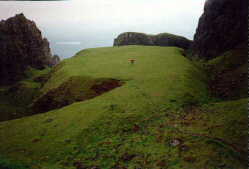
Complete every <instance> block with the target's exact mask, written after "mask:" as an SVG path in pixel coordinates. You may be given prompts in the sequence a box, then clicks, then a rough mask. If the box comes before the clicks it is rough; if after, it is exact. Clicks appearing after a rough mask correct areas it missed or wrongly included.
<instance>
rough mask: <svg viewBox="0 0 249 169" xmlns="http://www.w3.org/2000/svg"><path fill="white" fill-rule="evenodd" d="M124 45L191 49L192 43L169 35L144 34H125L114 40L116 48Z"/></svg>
mask: <svg viewBox="0 0 249 169" xmlns="http://www.w3.org/2000/svg"><path fill="white" fill-rule="evenodd" d="M123 45H150V46H176V47H180V48H184V49H187V48H189V47H190V45H191V41H190V40H188V39H186V38H184V37H181V36H177V35H173V34H168V33H161V34H158V35H147V34H144V33H136V32H125V33H122V34H120V35H119V36H118V37H117V38H116V39H115V40H114V46H123Z"/></svg>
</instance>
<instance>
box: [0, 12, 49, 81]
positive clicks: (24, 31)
mask: <svg viewBox="0 0 249 169" xmlns="http://www.w3.org/2000/svg"><path fill="white" fill-rule="evenodd" d="M48 65H51V51H50V48H49V42H48V40H47V39H46V38H43V37H42V34H41V31H40V30H39V29H38V28H37V26H36V24H35V23H34V22H33V21H30V20H28V19H27V18H26V17H25V16H24V15H23V14H18V15H16V16H14V17H12V18H9V19H7V20H2V21H1V22H0V76H1V80H0V85H6V84H10V83H13V82H16V81H18V80H20V79H21V78H22V76H23V73H24V71H25V70H26V69H27V68H28V67H33V68H36V69H43V68H44V67H46V66H48Z"/></svg>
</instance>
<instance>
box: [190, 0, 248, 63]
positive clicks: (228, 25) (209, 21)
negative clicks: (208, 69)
mask: <svg viewBox="0 0 249 169" xmlns="http://www.w3.org/2000/svg"><path fill="white" fill-rule="evenodd" d="M247 16H248V0H207V1H206V3H205V7H204V13H203V14H202V16H201V17H200V19H199V24H198V27H197V30H196V33H195V36H194V42H193V46H192V52H193V54H194V55H195V56H198V57H200V58H203V59H207V60H208V59H212V58H214V57H217V56H219V55H221V54H222V53H224V52H225V51H227V50H230V49H233V48H235V47H236V46H237V45H239V44H241V43H244V42H246V41H247V37H248V36H247V28H248V24H247V23H248V18H247Z"/></svg>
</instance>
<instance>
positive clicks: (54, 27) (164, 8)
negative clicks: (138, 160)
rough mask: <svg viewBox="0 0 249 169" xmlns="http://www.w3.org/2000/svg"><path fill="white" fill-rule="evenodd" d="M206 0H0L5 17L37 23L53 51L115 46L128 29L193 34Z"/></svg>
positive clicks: (68, 52) (71, 52)
mask: <svg viewBox="0 0 249 169" xmlns="http://www.w3.org/2000/svg"><path fill="white" fill-rule="evenodd" d="M204 2H205V0H153V1H152V0H71V1H54V2H52V1H50V2H46V1H0V20H1V19H7V18H9V17H11V16H14V15H15V14H17V13H24V15H25V16H26V17H27V18H28V19H31V20H33V21H35V22H36V24H37V26H38V27H39V28H40V29H41V31H42V33H43V35H44V36H46V37H47V38H48V40H49V41H50V44H51V48H52V51H53V53H56V54H58V55H60V56H61V57H70V56H72V55H74V54H75V53H76V52H77V51H79V50H81V49H84V48H93V47H102V46H112V44H113V39H114V38H115V37H116V36H118V35H119V34H120V33H122V32H128V31H134V32H144V33H150V34H157V33H162V32H168V33H173V34H178V35H182V36H185V37H187V38H189V39H193V35H194V32H195V29H196V27H197V24H198V19H199V17H200V16H201V14H202V12H203V8H204Z"/></svg>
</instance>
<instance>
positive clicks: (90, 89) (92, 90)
mask: <svg viewBox="0 0 249 169" xmlns="http://www.w3.org/2000/svg"><path fill="white" fill-rule="evenodd" d="M122 85H123V82H122V81H120V80H116V79H107V78H99V79H91V78H85V77H71V78H69V79H68V80H67V81H66V82H64V83H63V84H62V85H60V86H59V87H58V88H55V89H52V90H50V91H49V92H47V93H45V94H44V95H42V96H40V97H39V98H38V99H36V100H35V101H34V103H33V105H32V109H33V111H34V113H43V112H47V111H50V110H53V109H58V108H61V107H64V106H67V105H70V104H72V103H74V102H77V101H84V100H88V99H92V98H94V97H96V96H99V95H101V94H103V93H105V92H108V91H110V90H112V89H115V88H117V87H120V86H122Z"/></svg>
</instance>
